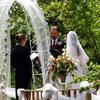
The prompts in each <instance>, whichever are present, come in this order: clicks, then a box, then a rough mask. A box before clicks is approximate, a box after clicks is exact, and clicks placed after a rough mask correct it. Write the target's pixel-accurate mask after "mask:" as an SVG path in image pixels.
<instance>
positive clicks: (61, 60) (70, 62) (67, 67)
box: [49, 52, 78, 77]
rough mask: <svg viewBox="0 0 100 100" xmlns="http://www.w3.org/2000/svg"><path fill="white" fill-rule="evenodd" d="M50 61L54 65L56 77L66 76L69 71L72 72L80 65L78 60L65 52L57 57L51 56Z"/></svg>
mask: <svg viewBox="0 0 100 100" xmlns="http://www.w3.org/2000/svg"><path fill="white" fill-rule="evenodd" d="M49 61H50V62H51V63H52V66H53V67H54V75H53V76H54V77H56V76H57V77H59V76H61V75H63V76H66V75H67V73H69V72H70V73H72V72H73V71H74V69H76V68H77V65H78V60H77V59H74V58H70V57H68V56H67V54H66V53H65V52H63V54H62V55H59V56H58V57H57V58H54V57H53V56H49Z"/></svg>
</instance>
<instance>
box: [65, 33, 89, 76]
mask: <svg viewBox="0 0 100 100" xmlns="http://www.w3.org/2000/svg"><path fill="white" fill-rule="evenodd" d="M66 53H67V55H68V56H69V57H71V58H75V59H78V60H79V64H80V65H79V66H80V67H78V68H77V70H78V72H77V74H79V73H80V72H79V71H82V73H80V74H84V75H86V74H87V72H88V69H87V62H88V60H89V57H88V56H87V54H86V53H85V51H84V49H83V48H82V46H81V44H80V42H79V40H78V36H77V34H76V33H75V32H74V31H70V32H69V33H68V35H67V49H66Z"/></svg>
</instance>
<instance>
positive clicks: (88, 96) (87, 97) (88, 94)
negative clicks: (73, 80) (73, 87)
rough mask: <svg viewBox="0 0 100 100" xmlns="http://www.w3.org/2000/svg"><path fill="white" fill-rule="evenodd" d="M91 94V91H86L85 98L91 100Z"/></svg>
mask: <svg viewBox="0 0 100 100" xmlns="http://www.w3.org/2000/svg"><path fill="white" fill-rule="evenodd" d="M91 99H92V98H91V94H90V93H89V92H87V93H86V96H85V100H91Z"/></svg>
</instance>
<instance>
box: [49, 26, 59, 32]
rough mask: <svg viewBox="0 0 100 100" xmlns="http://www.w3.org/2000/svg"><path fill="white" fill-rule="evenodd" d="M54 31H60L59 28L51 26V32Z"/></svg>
mask: <svg viewBox="0 0 100 100" xmlns="http://www.w3.org/2000/svg"><path fill="white" fill-rule="evenodd" d="M52 29H55V30H57V31H59V29H58V27H57V26H51V27H50V30H52Z"/></svg>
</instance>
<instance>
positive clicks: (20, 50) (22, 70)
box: [11, 45, 32, 100]
mask: <svg viewBox="0 0 100 100" xmlns="http://www.w3.org/2000/svg"><path fill="white" fill-rule="evenodd" d="M11 63H12V65H13V66H14V67H15V68H16V73H15V81H16V91H17V89H18V88H24V89H28V88H30V86H31V80H32V63H31V60H30V52H29V51H28V50H27V49H26V48H25V47H23V46H20V45H16V46H15V47H14V48H13V49H12V51H11ZM16 100H17V99H16Z"/></svg>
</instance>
